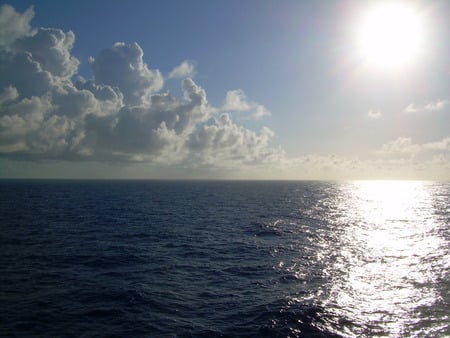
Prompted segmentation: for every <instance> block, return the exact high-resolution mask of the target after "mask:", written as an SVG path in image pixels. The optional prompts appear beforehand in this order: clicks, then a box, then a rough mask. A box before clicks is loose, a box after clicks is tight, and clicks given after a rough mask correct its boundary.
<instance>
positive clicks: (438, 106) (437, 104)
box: [403, 100, 450, 113]
mask: <svg viewBox="0 0 450 338" xmlns="http://www.w3.org/2000/svg"><path fill="white" fill-rule="evenodd" d="M448 105H450V100H436V101H434V102H429V103H427V104H424V105H415V104H414V103H410V104H409V105H407V106H406V107H405V108H404V109H403V112H404V113H417V112H432V111H438V110H442V109H444V108H445V107H447V106H448Z"/></svg>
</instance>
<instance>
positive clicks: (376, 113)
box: [367, 110, 383, 120]
mask: <svg viewBox="0 0 450 338" xmlns="http://www.w3.org/2000/svg"><path fill="white" fill-rule="evenodd" d="M367 116H368V117H369V118H371V119H373V120H378V119H380V118H382V117H383V113H382V112H381V111H379V110H369V112H368V113H367Z"/></svg>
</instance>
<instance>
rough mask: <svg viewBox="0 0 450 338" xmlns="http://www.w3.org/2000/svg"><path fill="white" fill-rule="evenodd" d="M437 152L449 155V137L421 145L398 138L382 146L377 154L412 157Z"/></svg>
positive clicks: (408, 139) (407, 139)
mask: <svg viewBox="0 0 450 338" xmlns="http://www.w3.org/2000/svg"><path fill="white" fill-rule="evenodd" d="M438 152H440V153H448V154H450V137H446V138H443V139H442V140H439V141H434V142H427V143H422V144H418V143H414V142H413V141H412V139H411V138H409V137H399V138H397V139H395V140H393V141H389V142H387V143H385V144H383V145H382V147H381V149H380V150H378V151H377V154H380V155H394V156H402V155H403V156H404V155H406V156H410V157H414V156H417V155H419V154H427V153H438Z"/></svg>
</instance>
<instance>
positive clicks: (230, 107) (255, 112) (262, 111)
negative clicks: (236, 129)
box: [222, 89, 271, 119]
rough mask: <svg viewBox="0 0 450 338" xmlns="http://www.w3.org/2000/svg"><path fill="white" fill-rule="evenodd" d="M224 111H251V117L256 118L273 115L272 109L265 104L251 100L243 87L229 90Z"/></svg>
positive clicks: (223, 107)
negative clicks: (268, 108)
mask: <svg viewBox="0 0 450 338" xmlns="http://www.w3.org/2000/svg"><path fill="white" fill-rule="evenodd" d="M222 111H224V112H229V111H232V112H248V113H250V116H249V117H250V118H255V119H259V118H261V117H264V116H270V115H271V113H270V111H268V110H267V109H266V108H265V107H264V106H263V105H260V104H258V103H256V102H252V101H249V100H248V99H247V96H246V95H245V93H244V91H243V90H242V89H236V90H230V91H228V92H227V95H226V98H225V103H224V105H223V106H222Z"/></svg>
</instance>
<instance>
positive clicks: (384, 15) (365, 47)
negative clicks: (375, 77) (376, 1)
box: [358, 3, 423, 69]
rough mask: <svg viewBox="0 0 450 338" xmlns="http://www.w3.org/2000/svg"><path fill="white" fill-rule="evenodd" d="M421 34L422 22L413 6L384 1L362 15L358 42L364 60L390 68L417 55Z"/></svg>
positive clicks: (405, 63) (403, 63)
mask: <svg viewBox="0 0 450 338" xmlns="http://www.w3.org/2000/svg"><path fill="white" fill-rule="evenodd" d="M422 38H423V32H422V24H421V21H420V18H419V15H418V13H417V12H416V11H414V9H413V8H409V7H407V6H406V5H401V4H394V3H384V4H382V5H378V7H374V8H371V9H370V10H369V11H368V13H367V15H366V16H365V17H364V18H363V20H362V22H361V26H360V27H359V36H358V43H359V49H360V52H361V54H362V57H363V59H364V61H365V62H367V63H368V64H370V65H374V66H377V67H381V68H390V69H392V68H397V67H400V66H404V65H408V64H410V63H412V62H413V61H414V60H415V59H416V58H417V57H418V54H419V52H420V47H421V40H422Z"/></svg>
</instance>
